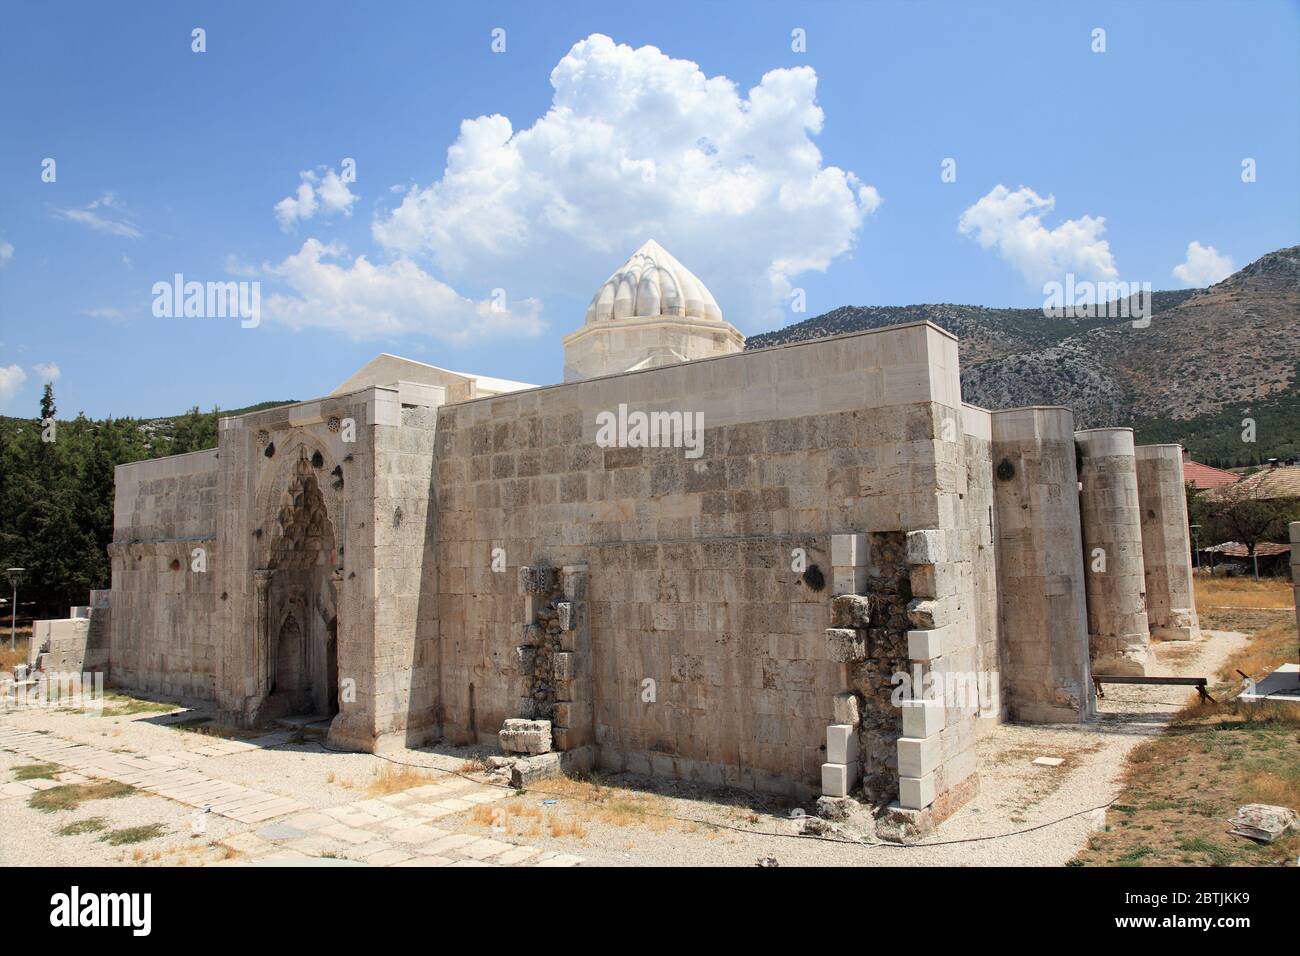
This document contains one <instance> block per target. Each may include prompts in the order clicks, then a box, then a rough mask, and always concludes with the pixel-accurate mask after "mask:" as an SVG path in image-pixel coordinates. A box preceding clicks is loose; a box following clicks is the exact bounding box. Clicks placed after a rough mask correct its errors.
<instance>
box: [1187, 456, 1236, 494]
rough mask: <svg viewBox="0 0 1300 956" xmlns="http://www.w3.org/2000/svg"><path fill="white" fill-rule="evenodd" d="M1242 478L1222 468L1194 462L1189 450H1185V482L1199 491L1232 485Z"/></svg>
mask: <svg viewBox="0 0 1300 956" xmlns="http://www.w3.org/2000/svg"><path fill="white" fill-rule="evenodd" d="M1240 478H1241V476H1240V475H1234V474H1233V473H1232V472H1230V471H1224V470H1223V469H1222V468H1212V467H1210V466H1209V465H1202V464H1201V463H1200V462H1199V461H1192V459H1191V456H1190V455H1189V454H1188V453H1187V449H1186V448H1184V449H1183V480H1184V481H1186V482H1187V483H1188V484H1190V485H1191V486H1192V487H1193V488H1195V489H1196V490H1197V491H1206V490H1208V489H1210V488H1220V487H1222V486H1223V485H1231V484H1233V483H1235V482H1236V481H1238V480H1239V479H1240Z"/></svg>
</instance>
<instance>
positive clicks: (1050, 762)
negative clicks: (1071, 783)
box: [1034, 757, 1065, 767]
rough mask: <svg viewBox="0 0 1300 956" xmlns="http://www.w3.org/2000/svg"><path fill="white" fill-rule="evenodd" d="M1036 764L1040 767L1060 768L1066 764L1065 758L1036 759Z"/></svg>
mask: <svg viewBox="0 0 1300 956" xmlns="http://www.w3.org/2000/svg"><path fill="white" fill-rule="evenodd" d="M1034 763H1035V764H1037V765H1038V766H1040V767H1059V766H1060V765H1061V764H1063V763H1065V758H1063V757H1035V758H1034Z"/></svg>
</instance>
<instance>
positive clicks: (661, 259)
mask: <svg viewBox="0 0 1300 956" xmlns="http://www.w3.org/2000/svg"><path fill="white" fill-rule="evenodd" d="M658 315H669V316H672V315H682V316H687V317H689V318H693V319H713V320H716V321H721V320H722V310H721V309H719V308H718V303H717V302H715V301H714V299H713V293H711V292H710V291H709V290H708V289H706V288H705V287H704V283H703V282H701V281H700V280H699V279H698V278H696V277H695V276H694V275H692V274H691V272H690V270H689V269H687V268H686V267H685V266H683V265H682V264H681V263H680V262H678V261H677V260H676V259H674V258H673V257H672V256H671V255H670V254H669V253H668V251H667V250H666V249H664V247H663V246H661V245H659V243H657V242H655V241H654V240H653V239H651V240H649V241H648V242H646V244H645V245H643V246H642V247H641V248H640V249H638V250H637V251H636V252H634V253H632V257H631V258H630V259H628V260H627V262H625V263H623V265H622V266H621V267H620V268H619V269H618V270H617V271H615V273H614V274H613V275H612V276H610V277H609V278H608V279H606V280H605V284H604V285H602V286H601V287H600V290H599V291H598V292H597V293H596V295H595V296H594V297H593V298H592V300H591V305H589V306H587V324H588V325H591V324H593V323H596V322H609V321H612V320H614V319H631V318H639V317H653V316H658Z"/></svg>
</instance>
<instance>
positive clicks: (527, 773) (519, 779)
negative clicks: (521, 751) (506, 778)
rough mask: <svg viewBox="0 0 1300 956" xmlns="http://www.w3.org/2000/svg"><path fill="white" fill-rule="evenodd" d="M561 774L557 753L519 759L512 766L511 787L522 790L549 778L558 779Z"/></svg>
mask: <svg viewBox="0 0 1300 956" xmlns="http://www.w3.org/2000/svg"><path fill="white" fill-rule="evenodd" d="M561 772H562V771H561V768H560V755H559V754H557V753H549V754H540V755H537V756H533V757H519V758H517V759H516V760H515V761H514V762H513V763H512V764H511V765H510V786H512V787H518V788H521V789H522V788H523V787H526V786H528V785H529V784H532V783H536V782H537V781H539V780H545V779H546V778H547V777H558V776H560V774H561Z"/></svg>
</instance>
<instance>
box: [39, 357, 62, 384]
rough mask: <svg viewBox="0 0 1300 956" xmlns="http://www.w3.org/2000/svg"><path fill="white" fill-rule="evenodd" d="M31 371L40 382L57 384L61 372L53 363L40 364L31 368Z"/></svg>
mask: <svg viewBox="0 0 1300 956" xmlns="http://www.w3.org/2000/svg"><path fill="white" fill-rule="evenodd" d="M32 371H33V372H35V373H36V375H37V376H38V377H39V378H40V380H41V381H42V382H57V381H58V380H59V376H60V375H62V374H63V371H62V370H61V369H60V368H59V367H58V366H57V365H55V364H54V363H53V362H41V363H40V364H38V365H33V366H32Z"/></svg>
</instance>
